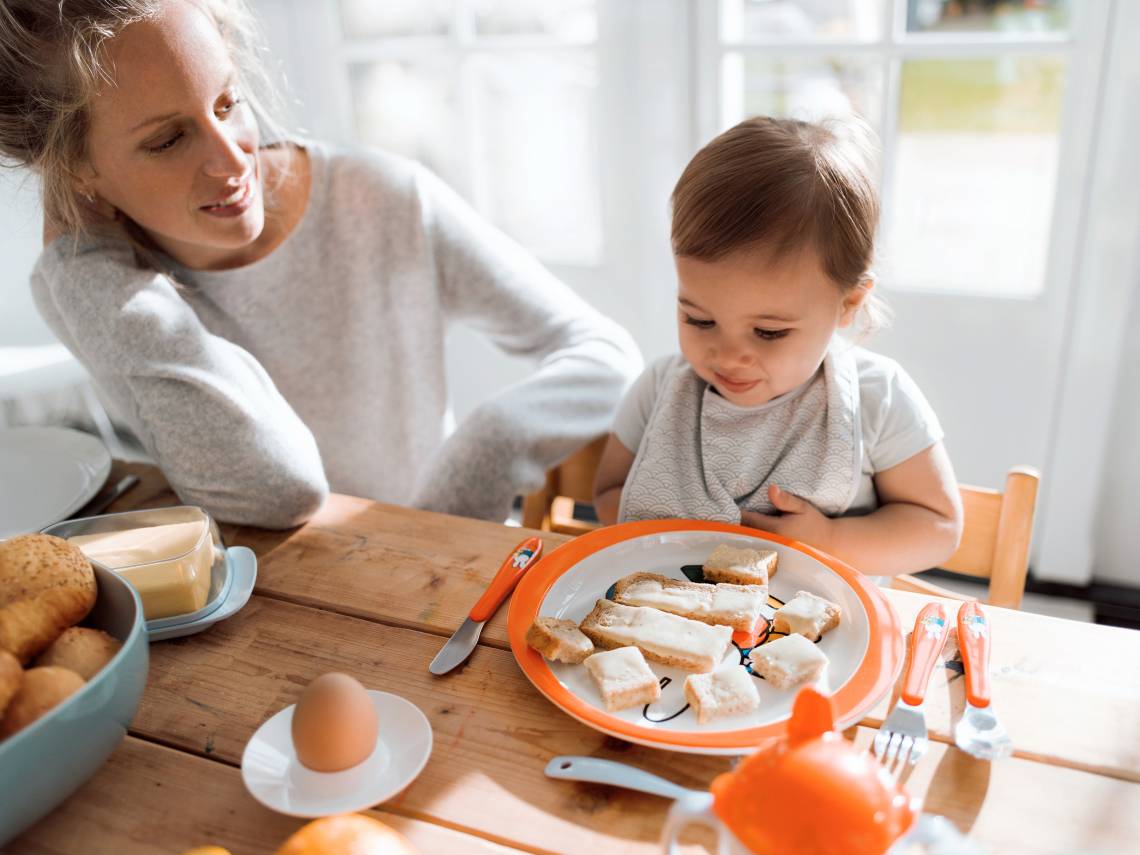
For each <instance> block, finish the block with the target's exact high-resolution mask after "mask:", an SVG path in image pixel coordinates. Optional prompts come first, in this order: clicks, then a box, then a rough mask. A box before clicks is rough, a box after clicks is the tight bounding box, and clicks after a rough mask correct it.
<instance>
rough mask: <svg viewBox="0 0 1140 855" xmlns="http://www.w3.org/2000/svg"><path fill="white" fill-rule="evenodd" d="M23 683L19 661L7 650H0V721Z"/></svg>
mask: <svg viewBox="0 0 1140 855" xmlns="http://www.w3.org/2000/svg"><path fill="white" fill-rule="evenodd" d="M23 682H24V669H23V668H21V667H20V662H19V660H18V659H16V657H15V656H13V655H12V654H11V653H9V652H8V651H7V650H0V719H3V718H4V710H6V709H7V708H8V703H9V702H10V701H11V700H12V698H14V697H15V696H16V692H18V691H19V690H20V685H21V684H22V683H23Z"/></svg>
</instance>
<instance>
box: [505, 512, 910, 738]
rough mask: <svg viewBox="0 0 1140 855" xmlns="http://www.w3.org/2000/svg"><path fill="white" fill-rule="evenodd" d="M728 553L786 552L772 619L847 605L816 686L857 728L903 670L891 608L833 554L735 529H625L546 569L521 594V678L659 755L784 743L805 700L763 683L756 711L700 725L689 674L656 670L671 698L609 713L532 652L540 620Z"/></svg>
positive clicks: (517, 598) (579, 682) (588, 690)
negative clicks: (809, 604)
mask: <svg viewBox="0 0 1140 855" xmlns="http://www.w3.org/2000/svg"><path fill="white" fill-rule="evenodd" d="M721 543H727V544H729V545H731V546H736V547H749V548H753V549H774V550H776V551H777V552H778V553H779V565H778V569H777V572H776V574H775V575H774V576H773V577H772V579H771V581H770V584H769V594H770V598H769V601H768V606H767V607H766V610H765V615H766V616H767V617H769V618H770V617H771V615H772V614H773V613H774V611H775V608H777V607H778V606H779V604H780V603H781V602H785V601H787V600H788V599H791V597H793V596H794V595H795V593H796V592H797V591H800V590H805V591H811V592H812V593H814V594H818V595H819V596H821V597H825V598H827V599H828V600H831V601H832V602H835V603H838V604H839V606H840V608H841V609H842V610H843V618H842V620H841V621H840V624H839V626H837V627H836V628H835V629H833V630H832V631H831V632H829V633H827V634H826V635H825V636H824V637H823V638H822V639H821V640H820V642H819V645H820V649H821V650H822V651H823V652H824V653H825V654H827V657H828V660H829V664H828V666H827V668H826V669H825V671H824V673H823V674H822V675H821V677H820V679H819V682H818V683H817V684H816V685H817V687H818V688H820V689H822V690H823V691H825V692H827V693H829V694H831V696H832V702H833V704H834V708H835V716H836V722H837V724H838V725H839V726H840V727H848V726H850V725H852V724H855V723H856V722H858V721H859V720H860V719H861V718H862V717H863V715H865V714H866V713H867V712H868V711H869V710H870V709H871V708H872V707H873V706H874V705H875V704H876V703H877V702H878V701H879V699H880V698H882V697H883V696H884V695H885V694H886V693H887V692H888V691H889V690H890V688H891V686H892V685H893V684H894V682H895V680H896V679H897V677H898V674H899V671H900V670H901V669H902V663H903V654H904V648H903V637H902V632H901V628H900V624H899V619H898V615H896V614H895V611H894V609H893V608H892V607H891V604H890V603H889V602H888V601H887V599H886V597H884V596H883V593H882V591H880V590H879V589H878V588H877V587H876V586H875V584H874V583H873V582H871V581H870V580H869V579H867V578H866V577H865V576H863V574H861V573H859V572H858V571H857V570H855V569H854V568H852V567H850V566H849V565H847V564H844V563H843V562H842V561H839V560H838V559H836V558H833V557H832V556H830V555H827V554H825V553H823V552H820V551H819V550H817V549H813V548H811V547H810V546H806V545H804V544H802V543H799V542H797V541H792V540H788V539H787V538H783V537H780V536H779V535H775V534H769V533H767V532H759V531H757V530H756V529H750V528H744V527H742V526H736V525H729V524H727V523H713V522H701V521H696V520H646V521H643V522H631V523H623V524H621V525H615V526H610V527H608V528H602V529H598V530H596V531H593V532H590V533H589V534H585V535H582V536H581V537H578V538H576V539H574V540H572V541H570V542H568V543H565V544H563V545H562V546H560V547H558V548H557V549H556V550H554V551H553V552H551V553H550V554H549V555H547V556H546V557H545V558H543V559H542V560H540V561H539V563H538V564H537V565H536V566H535V567H534V568H532V569H531V570H530V571H529V572H528V573H527V575H526V576H524V577H523V579H522V582H520V583H519V586H518V588H517V589H516V590H515V593H514V596H513V597H512V599H511V605H510V614H509V617H508V635H509V637H510V642H511V650H512V651H513V652H514V654H515V659H517V660H518V663H519V665H520V667H521V668H522V670H523V673H524V674H526V675H527V677H528V678H529V679H530V681H531V682H532V683H534V685H535V687H536V688H537V689H538V690H539V691H540V692H542V694H544V695H546V697H547V698H549V699H550V701H551V702H552V703H554V705H555V706H557V707H559V708H560V709H562V710H563V711H564V712H566V713H568V714H569V715H571V716H573V717H574V718H576V719H578V720H579V721H581V722H582V723H583V724H586V725H589V726H590V727H592V728H594V729H596V730H599V731H601V732H603V733H607V734H609V735H611V736H616V737H618V738H619V739H625V740H628V741H630V742H636V743H639V744H641V745H648V746H650V747H653V748H665V749H669V750H672V751H685V752H690V753H697V754H742V753H746V752H749V751H751V750H753V749H754V748H756V747H757V746H758V745H760V744H761V743H763V742H764V741H766V740H768V739H770V738H773V737H777V736H782V735H783V733H784V727H785V722H786V721H787V719H788V718H789V717H790V716H791V711H792V701H793V700H794V698H795V694H796V690H795V689H789V690H783V691H781V690H778V689H775V688H773V687H772V686H771V685H769V684H768V683H766V682H765V681H764V680H763V679H761V678H759V677H755V680H756V687H757V690H758V691H759V694H760V706H759V708H758V709H756V710H754V711H753V712H751V713H745V714H741V715H737V716H733V717H730V718H725V719H721V720H719V721H714V722H710V723H708V724H706V725H698V724H697V719H696V716H695V715H694V713H693V712H692V710H691V709H688V708H687V705H686V703H685V697H684V690H683V686H684V682H685V677H686V676H687V675H688V673H689V672H686V671H682V670H680V669H677V668H667V667H665V666H661V665H658V664H656V663H650V667H651V668H652V669H653V671H654V673H656V674H657V676H658V678H659V679H660V680H661V682H662V692H661V699H660V700H659V701H657V702H656V703H654V704H652V705H649V706H645V707H635V708H632V709H628V710H622V711H620V712H616V713H610V712H607V711H606V710H605V707H604V705H603V703H602V697H601V694H600V692H599V691H598V689H597V686H596V685H595V683H594V681H593V679H592V678H591V677H590V675H589V673H588V672H587V671H586V669H585V668H584V667H582V666H581V665H566V664H564V663H561V662H547V661H546V660H545V659H543V658H542V656H541V655H540V654H538V653H537V652H535V651H534V650H532V649H531V648H530V647H528V646H527V643H526V633H527V630H528V629H529V628H530V626H531V624H532V623H533V622H534V619H535V618H536V617H539V616H548V617H559V618H565V619H568V620H573V621H575V622H578V621H581V620H582V619H583V618H584V617H585V616H586V615H587V614H589V612H590V610H591V609H592V608H593V607H594V603H595V602H596V601H597V600H598V599H600V598H602V597H605V596H606V593H607V591H608V590H609V588H610V586H612V585H613V583H614V582H616V581H617V580H618V579H620V578H621V577H622V576H626V575H628V574H630V573H635V572H638V571H649V572H653V573H660V574H662V575H665V576H670V577H673V578H677V579H684V578H687V577H688V578H692V576H691V575H690V574H693V573H696V572H697V568H698V567H699V565H701V564H702V563H703V562H704V559H705V558H706V557H707V556H708V554H709V553H710V552H712V550H713V548H714V547H716V546H717V545H718V544H721ZM686 570H687V571H688V572H686ZM775 637H776V636H775V635H774V634H773V635H772V636H771V638H775ZM762 639H763V636H762ZM761 643H764V641H763V640H762V641H761ZM747 650H748V647H747V645H746V644H745V645H743V646H740V645H737V644H734V645H733V646H732V647H730V648H729V651H728V652H727V653H726V656H725V660H724V662H723V663H722V664H723V665H728V664H731V663H735V662H740V663H742V664H744V665H745V666H747V664H748V659H747Z"/></svg>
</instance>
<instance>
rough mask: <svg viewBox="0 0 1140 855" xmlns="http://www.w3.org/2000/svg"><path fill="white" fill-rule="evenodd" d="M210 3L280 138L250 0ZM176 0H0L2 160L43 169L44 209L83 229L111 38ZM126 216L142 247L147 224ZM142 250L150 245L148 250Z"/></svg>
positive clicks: (57, 220) (260, 109)
mask: <svg viewBox="0 0 1140 855" xmlns="http://www.w3.org/2000/svg"><path fill="white" fill-rule="evenodd" d="M192 1H193V2H197V3H198V4H199V5H200V6H201V7H202V8H203V9H204V10H206V11H207V12H209V14H210V15H211V16H212V17H213V19H214V21H215V22H216V23H217V25H218V30H219V32H220V33H221V34H222V37H223V38H224V39H225V41H226V43H227V45H228V46H229V49H230V52H231V55H232V58H233V62H234V64H235V65H236V66H237V69H238V74H239V78H240V83H241V86H242V90H243V97H244V98H245V99H246V101H247V103H249V104H250V105H251V107H252V108H253V111H254V115H255V116H256V118H257V121H258V125H259V126H260V128H261V133H262V139H263V144H264V141H266V140H269V141H274V140H282V139H284V138H285V133H284V129H283V127H282V125H281V123H280V121H279V120H278V119H277V116H278V115H280V108H281V103H282V102H281V98H280V95H279V94H278V89H277V87H275V86H274V85H273V84H272V82H271V79H270V76H269V74H268V73H267V71H266V64H265V63H264V61H263V53H264V50H265V49H264V46H263V42H262V40H261V38H260V35H259V33H258V32H257V29H256V27H255V26H254V19H253V16H252V15H251V14H250V12H249V10H248V8H247V7H246V5H245V2H244V0H192ZM165 2H169V0H0V161H2V162H3V163H4V165H6V166H17V167H21V166H22V167H27V168H30V169H32V170H34V171H35V172H36V173H38V174H39V176H40V178H41V182H42V186H43V201H44V212H45V216H47V217H49V218H50V219H51V220H52V222H53V224H54V225H55V226H56V227H57V228H59V229H60V230H61V231H63V232H65V233H71V234H75V235H77V236H78V235H81V234H83V233H84V232H85V231H86V230H87V227H88V222H87V217H86V216H85V214H84V208H83V205H82V203H81V202H80V199H79V191H78V188H77V176H78V167H79V166H80V165H81V164H83V163H84V162H85V161H86V160H87V154H88V152H87V133H88V128H89V121H90V115H89V111H90V104H91V100H92V98H93V96H94V94H95V92H96V90H97V89H98V88H99V86H100V84H101V83H103V82H105V81H108V80H109V79H110V77H109V72H108V68H107V59H106V51H105V47H106V44H107V42H108V41H109V40H110V39H113V38H114V37H115V36H117V35H118V34H119V33H120V32H122V30H123V29H125V28H126V27H128V26H130V25H131V24H133V23H136V22H138V21H143V20H147V19H149V18H153V17H155V16H156V15H157V14H158V13H159V12H160V11H161V9H162V6H163V3H165ZM122 219H123V220H124V221H123V222H122V225H123V226H124V227H126V229H127V231H128V234H129V235H130V236H131V237H132V239H133V242H135V243H136V248H139V249H144V248H143V247H139V246H138V243H139V239H140V235H141V230H139V229H138V227H137V226H136V225H135V224H134V223H131V222H129V221H125V218H122ZM143 254H144V256H145V255H149V253H146V252H145V251H144V252H143Z"/></svg>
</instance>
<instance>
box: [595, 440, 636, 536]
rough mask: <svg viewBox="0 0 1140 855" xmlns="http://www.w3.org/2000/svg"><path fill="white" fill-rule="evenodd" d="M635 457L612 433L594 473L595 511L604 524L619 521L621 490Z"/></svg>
mask: <svg viewBox="0 0 1140 855" xmlns="http://www.w3.org/2000/svg"><path fill="white" fill-rule="evenodd" d="M635 457H636V455H635V454H634V453H633V452H632V451H630V450H629V449H628V448H626V447H625V446H624V445H622V444H621V440H619V439H618V438H617V436H616V435H614V434H612V433H611V434H610V436H609V439H607V440H606V447H605V449H603V451H602V459H601V460H600V461H599V462H598V471H597V472H596V473H595V474H594V511H595V512H596V513H597V515H598V520H599V522H601V523H602V525H613V524H614V523H616V522H617V518H618V508H620V507H621V491H622V488H623V487H624V486H625V479H626V476H628V475H629V470H630V468H631V467H632V466H633V461H634V458H635Z"/></svg>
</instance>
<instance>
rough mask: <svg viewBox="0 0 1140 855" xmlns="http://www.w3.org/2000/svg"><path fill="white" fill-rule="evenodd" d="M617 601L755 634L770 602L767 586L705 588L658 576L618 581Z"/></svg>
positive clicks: (652, 574) (729, 584)
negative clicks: (761, 614)
mask: <svg viewBox="0 0 1140 855" xmlns="http://www.w3.org/2000/svg"><path fill="white" fill-rule="evenodd" d="M614 599H615V600H616V601H617V602H619V603H621V604H622V605H626V606H648V607H649V608H654V609H660V610H661V611H663V612H669V613H671V614H675V615H680V616H681V617H686V618H689V619H690V620H699V621H700V622H701V623H707V624H709V625H711V626H731V627H732V628H733V629H739V630H741V631H743V632H752V630H753V629H754V628H755V627H756V621H757V620H759V618H760V610H761V607H762V606H763V605H764V603H765V602H767V600H768V588H767V586H764V585H733V584H731V583H725V584H723V585H705V584H701V583H699V582H689V581H687V580H681V579H670V578H669V577H668V576H660V575H658V574H656V573H632V574H630V575H629V576H626V577H625V578H623V579H620V580H618V583H617V585H616V586H615V587H614Z"/></svg>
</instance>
